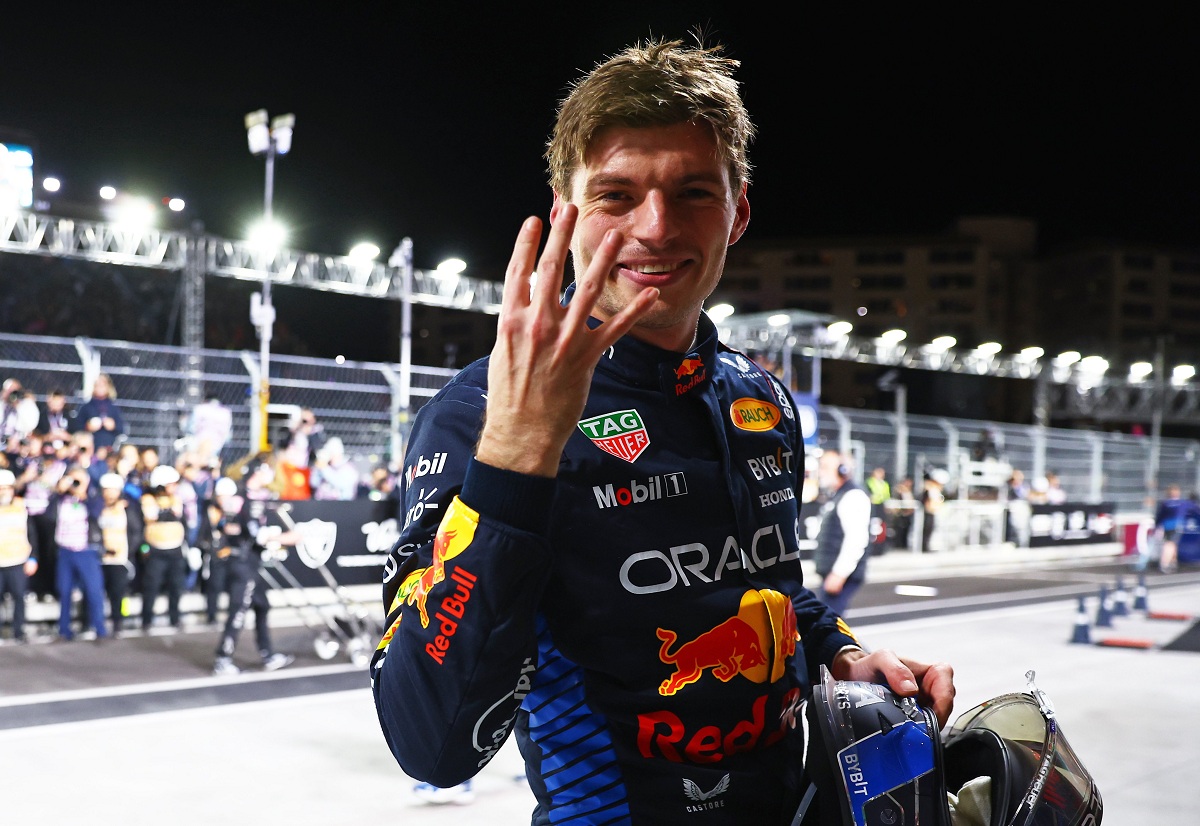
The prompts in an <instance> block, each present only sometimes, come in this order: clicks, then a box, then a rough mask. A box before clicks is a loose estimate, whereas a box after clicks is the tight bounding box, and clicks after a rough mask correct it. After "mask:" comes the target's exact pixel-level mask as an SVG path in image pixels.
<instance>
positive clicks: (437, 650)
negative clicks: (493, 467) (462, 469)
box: [396, 498, 479, 665]
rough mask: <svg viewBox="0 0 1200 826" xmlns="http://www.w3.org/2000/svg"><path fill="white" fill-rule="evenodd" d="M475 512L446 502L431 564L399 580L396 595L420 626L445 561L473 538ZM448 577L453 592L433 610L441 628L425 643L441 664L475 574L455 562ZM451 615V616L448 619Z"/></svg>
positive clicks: (426, 619) (426, 622)
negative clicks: (413, 611)
mask: <svg viewBox="0 0 1200 826" xmlns="http://www.w3.org/2000/svg"><path fill="white" fill-rule="evenodd" d="M478 520H479V515H478V514H477V513H475V511H473V510H471V509H470V508H468V507H467V506H466V505H464V504H463V503H462V502H461V501H460V500H459V499H457V498H455V500H454V501H453V502H452V503H451V504H450V508H449V510H447V512H446V517H445V519H443V520H442V524H441V525H440V526H439V528H438V532H437V536H436V537H435V538H434V541H433V564H431V565H430V566H429V567H428V568H423V569H421V570H418V571H414V572H413V573H411V574H409V576H408V577H407V578H406V579H405V580H404V582H403V583H401V584H400V590H399V591H398V592H397V595H396V599H397V600H398V601H402V602H403V603H404V604H407V605H412V606H415V607H416V609H417V611H418V613H419V615H420V619H421V627H422V628H428V627H429V608H428V601H429V594H430V592H431V591H432V590H433V589H434V587H436V586H437V585H438V584H439V583H442V582H445V581H446V561H447V560H450V559H453V558H455V557H456V556H458V555H459V554H461V553H462V552H463V551H464V550H465V549H466V548H467V546H468V545H470V544H471V540H473V539H474V538H475V528H476V526H477V525H478V524H479V521H478ZM450 581H451V582H453V583H454V584H455V590H454V593H453V594H451V595H448V596H446V597H444V598H443V599H442V601H441V605H440V608H441V610H439V611H437V612H436V613H435V614H434V619H435V620H437V621H438V623H439V626H438V630H439V631H441V633H440V634H438V635H437V636H436V637H435V638H434V640H433V642H431V643H428V644H427V645H426V646H425V653H427V654H428V655H429V656H430V657H432V658H433V659H434V660H436V661H437V663H438V664H439V665H441V664H442V662H443V661H444V658H445V656H446V652H447V651H449V650H450V642H451V637H453V636H454V634H455V633H456V632H457V631H458V620H461V619H462V618H463V614H464V613H465V612H466V605H467V602H468V601H469V600H470V599H471V592H472V589H473V588H474V587H475V582H476V577H475V575H474V574H472V573H471V572H470V571H468V570H467V569H466V568H463V567H462V566H461V565H458V566H456V567H455V568H454V570H453V571H452V572H450ZM452 618H453V619H452Z"/></svg>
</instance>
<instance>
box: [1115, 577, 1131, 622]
mask: <svg viewBox="0 0 1200 826" xmlns="http://www.w3.org/2000/svg"><path fill="white" fill-rule="evenodd" d="M1113 616H1114V617H1127V616H1129V592H1128V591H1126V590H1125V580H1124V579H1122V578H1121V577H1117V586H1116V588H1114V589H1113Z"/></svg>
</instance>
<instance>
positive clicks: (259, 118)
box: [245, 109, 271, 155]
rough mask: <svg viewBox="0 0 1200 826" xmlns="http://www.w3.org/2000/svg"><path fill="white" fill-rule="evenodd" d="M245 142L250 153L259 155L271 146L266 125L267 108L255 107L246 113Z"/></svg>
mask: <svg viewBox="0 0 1200 826" xmlns="http://www.w3.org/2000/svg"><path fill="white" fill-rule="evenodd" d="M245 122H246V142H247V143H248V144H249V146H250V154H252V155H261V154H263V153H264V152H266V151H267V150H268V149H270V148H271V129H270V127H268V126H267V110H266V109H256V110H255V111H253V112H251V113H250V114H248V115H246V120H245Z"/></svg>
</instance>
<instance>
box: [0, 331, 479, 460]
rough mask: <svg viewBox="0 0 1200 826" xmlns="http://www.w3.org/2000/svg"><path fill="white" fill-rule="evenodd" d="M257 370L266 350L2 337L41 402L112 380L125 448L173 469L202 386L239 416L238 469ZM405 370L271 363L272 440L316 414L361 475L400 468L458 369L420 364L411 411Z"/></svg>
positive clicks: (12, 369)
mask: <svg viewBox="0 0 1200 826" xmlns="http://www.w3.org/2000/svg"><path fill="white" fill-rule="evenodd" d="M257 367H258V354H257V353H247V352H241V351H223V350H200V351H188V350H185V349H183V348H179V347H166V346H156V345H148V344H131V343H129V342H124V341H110V340H95V339H85V338H77V339H69V338H54V337H49V336H25V335H12V334H0V379H8V378H15V379H17V380H18V381H20V382H21V384H22V386H23V387H24V388H25V389H26V390H29V391H32V392H33V393H34V395H35V396H36V397H37V399H38V400H39V401H44V400H45V397H46V396H47V395H48V394H49V393H50V392H51V391H53V390H60V391H62V392H63V393H64V394H65V395H66V397H67V403H68V408H75V407H78V406H79V405H81V404H83V403H84V402H85V401H87V399H88V398H89V396H90V389H91V384H92V381H93V380H94V379H95V377H96V375H98V374H99V373H107V374H108V375H109V376H110V377H111V378H112V380H113V384H114V385H115V387H116V391H117V403H118V406H119V407H120V409H121V414H122V416H123V417H124V419H125V425H126V441H128V442H131V443H133V444H136V445H137V446H138V447H153V448H155V449H156V450H157V451H158V452H159V454H160V456H161V457H162V458H163V460H164V461H168V462H173V461H174V459H175V458H176V456H177V454H178V453H179V451H180V450H182V449H183V447H184V444H183V442H182V441H181V440H182V439H183V438H184V437H185V435H186V425H187V420H188V417H189V416H190V414H191V407H192V404H193V403H194V402H192V401H189V393H188V391H189V384H192V385H196V384H198V386H199V388H200V391H201V392H200V396H201V399H200V400H203V399H204V398H207V397H212V396H215V397H216V398H217V399H219V400H220V401H221V402H222V403H223V404H224V405H226V406H227V407H229V408H230V410H231V411H232V412H233V428H232V433H231V436H230V440H229V443H228V444H227V445H226V447H225V450H224V451H223V454H222V459H223V460H224V461H225V462H226V463H229V462H233V461H236V460H237V459H240V458H241V457H243V456H245V455H247V454H248V453H249V452H250V450H251V438H252V434H251V418H252V412H253V405H254V404H255V403H256V402H257V396H256V388H255V386H254V375H255V373H256V372H257ZM399 370H400V367H399V366H398V365H395V364H385V363H374V362H343V363H338V362H336V361H334V360H328V359H314V358H301V357H295V356H272V357H271V384H270V389H271V413H272V415H271V427H270V429H269V431H268V433H269V436H270V437H271V439H272V441H273V442H274V441H276V440H277V439H278V438H279V437H280V429H281V428H284V427H286V426H287V421H288V419H289V415H290V413H291V412H292V411H295V410H299V409H301V408H308V409H310V410H312V411H313V413H314V414H315V415H316V417H317V421H318V422H319V423H320V424H321V425H322V427H323V429H324V431H325V434H326V435H327V436H329V437H334V436H336V437H337V438H339V439H341V440H342V443H343V445H344V446H345V448H346V455H347V456H348V457H349V458H350V459H351V461H353V462H354V463H355V464H356V465H358V466H359V467H360V468H362V469H364V470H366V469H369V468H370V467H373V466H376V465H378V464H382V463H385V462H386V463H389V464H393V465H395V464H397V463H398V462H399V459H400V457H401V454H402V451H403V443H404V436H405V435H406V434H407V429H408V421H409V415H407V414H411V413H413V412H415V411H416V410H417V409H419V408H420V406H421V405H422V404H423V403H424V402H425V401H427V400H428V399H429V398H430V397H432V396H433V395H434V394H435V393H436V392H437V391H438V390H439V389H440V388H441V387H442V386H443V385H444V384H445V383H446V382H447V381H449V379H450V378H451V377H452V376H453V375H454V374H455V372H456V371H455V370H452V369H448V368H439V367H413V368H412V373H411V385H412V387H411V391H410V392H411V408H412V409H411V410H409V411H405V410H404V409H403V406H402V404H401V401H400V398H401V396H400V382H399Z"/></svg>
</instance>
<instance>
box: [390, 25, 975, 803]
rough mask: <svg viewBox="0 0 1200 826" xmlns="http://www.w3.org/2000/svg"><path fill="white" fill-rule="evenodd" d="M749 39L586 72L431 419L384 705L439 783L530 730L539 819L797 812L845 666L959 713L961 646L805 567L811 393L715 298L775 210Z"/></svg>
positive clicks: (425, 773)
mask: <svg viewBox="0 0 1200 826" xmlns="http://www.w3.org/2000/svg"><path fill="white" fill-rule="evenodd" d="M734 66H735V64H734V63H733V62H732V61H729V60H726V59H725V58H723V57H722V56H721V55H720V54H719V53H718V52H717V51H716V50H706V49H701V48H685V47H684V46H683V45H682V44H681V43H652V44H647V45H645V46H644V47H638V48H635V49H630V50H627V51H626V52H624V53H622V54H620V55H618V56H616V57H614V58H612V59H610V60H609V61H607V62H606V63H604V64H602V65H601V66H599V67H597V68H596V69H595V70H594V71H593V72H592V73H591V74H590V75H588V76H587V77H586V78H584V79H583V80H581V81H580V83H578V84H577V85H576V86H575V87H574V88H573V89H572V91H571V93H570V96H569V97H568V98H567V100H566V101H564V102H563V104H562V106H561V108H560V110H559V115H558V119H557V123H556V126H555V129H554V134H553V137H552V139H551V142H550V146H549V150H548V152H547V157H548V159H549V162H550V173H551V185H552V188H553V190H554V203H553V207H552V209H551V212H550V220H551V225H552V228H551V230H550V233H549V237H548V239H547V241H546V246H545V249H544V251H543V253H542V254H541V256H540V257H539V256H538V247H539V242H540V240H541V230H542V224H541V222H540V221H539V220H538V219H536V218H529V219H526V221H525V222H524V224H523V225H522V227H521V230H520V233H519V235H518V237H517V242H516V245H515V247H514V251H513V256H512V259H511V260H510V263H509V267H508V270H507V274H506V279H505V287H504V297H503V301H502V309H501V312H500V317H499V321H498V330H497V338H496V345H495V348H494V349H493V351H492V355H491V356H490V358H489V359H486V360H484V361H482V362H479V363H476V364H475V365H472V366H470V367H468V368H466V369H465V370H464V371H463V372H461V373H460V374H459V375H458V376H457V377H456V378H455V379H454V380H453V381H452V382H451V383H450V384H449V385H448V386H447V387H446V388H444V389H443V391H442V392H440V393H439V394H438V395H437V396H436V397H435V398H434V399H433V400H431V401H430V402H429V403H428V404H427V405H426V406H425V407H423V408H422V410H421V413H420V415H419V416H418V417H417V420H416V422H415V424H414V429H413V432H412V437H411V441H410V445H409V448H408V451H407V455H406V459H405V468H404V469H403V473H402V484H403V488H404V495H403V508H404V528H403V530H402V532H401V536H400V539H399V541H398V542H397V545H396V547H395V548H394V549H393V551H392V554H391V557H390V559H389V563H388V565H387V566H386V571H385V575H384V576H385V582H384V600H385V606H386V607H387V608H388V610H389V620H388V630H387V631H386V632H385V634H384V638H383V640H382V641H381V643H380V648H379V650H378V651H377V652H376V655H375V657H374V659H373V662H372V677H373V690H374V693H375V700H376V707H377V709H378V712H379V719H380V723H381V726H382V728H383V732H384V736H385V738H386V740H387V742H388V744H389V746H390V747H391V749H392V751H393V754H394V755H395V756H396V758H397V760H398V761H399V763H400V764H401V766H402V767H403V768H404V770H405V771H406V772H407V773H408V774H409V775H411V776H413V777H415V778H416V779H418V780H421V781H424V782H427V783H430V784H433V785H435V786H439V787H449V786H453V785H455V784H458V783H461V782H463V781H464V780H466V779H467V778H469V777H471V776H472V775H474V774H475V773H476V772H478V771H479V769H480V767H482V766H483V765H484V764H486V763H487V762H488V760H489V759H491V757H492V756H494V755H495V754H496V752H497V751H498V750H499V749H500V747H501V745H502V743H503V742H504V740H505V739H506V737H507V736H508V734H509V733H510V732H511V731H512V730H513V729H514V728H515V729H516V731H517V737H518V741H519V744H520V746H521V749H522V752H523V754H524V755H525V759H526V768H527V775H528V777H529V781H530V785H531V787H532V788H533V789H534V793H535V796H536V798H537V811H536V812H535V814H534V822H535V823H547V822H562V821H565V820H571V819H573V821H574V822H579V823H584V822H589V823H590V822H613V823H618V822H625V823H629V822H633V823H654V824H659V823H670V822H685V820H686V822H694V821H693V819H692V818H694V813H695V812H698V811H703V813H704V815H705V817H704V821H705V823H708V824H715V823H722V824H726V823H789V822H790V820H791V817H792V815H793V814H794V812H795V810H796V808H797V804H798V802H799V800H800V797H801V793H802V789H801V781H800V762H801V751H802V748H803V738H802V734H801V730H800V727H797V726H795V723H796V713H797V711H798V710H799V708H800V707H801V704H802V702H803V699H804V697H805V694H806V692H807V691H809V688H810V685H811V683H812V681H813V680H815V679H817V677H818V667H819V665H822V664H823V665H826V666H830V667H831V669H832V672H833V674H834V676H835V677H836V678H839V679H864V680H886V681H887V682H889V683H890V684H891V685H892V686H893V687H894V688H895V689H896V690H897V691H898V692H899V693H902V694H904V695H906V696H912V695H919V697H920V699H921V700H922V701H923V702H925V703H926V704H928V705H930V706H932V707H933V708H934V709H935V710H936V713H937V714H938V716H939V719H940V720H941V721H942V722H944V721H945V720H946V719H947V717H948V716H949V713H950V711H951V706H952V695H953V682H952V672H951V669H950V667H949V666H947V665H928V664H925V663H919V662H916V661H912V660H902V659H901V658H900V657H898V656H897V655H896V654H894V653H892V652H890V651H875V652H873V653H870V654H868V653H866V652H865V651H864V650H863V649H861V648H860V647H858V644H857V642H856V640H855V638H854V636H853V635H852V634H851V633H850V630H849V628H848V627H847V626H846V625H845V623H843V622H841V620H840V619H839V618H838V617H837V616H836V615H834V614H833V613H832V612H830V611H829V610H828V609H826V608H825V606H824V605H822V604H821V603H820V602H819V601H818V600H817V599H816V598H815V596H814V595H813V594H812V593H811V592H810V591H808V590H806V589H805V588H804V587H803V585H802V578H803V572H802V568H801V563H800V553H799V549H798V547H797V538H796V534H797V528H798V508H797V498H798V497H797V496H796V494H795V491H796V489H797V488H799V487H800V485H801V466H802V461H801V457H802V456H803V449H804V446H803V440H802V437H801V433H800V428H799V425H798V422H797V421H796V417H795V412H794V409H793V407H792V403H791V401H790V399H789V396H788V394H787V392H786V390H785V389H784V388H783V387H782V386H781V385H780V384H779V383H778V381H776V380H775V379H774V378H773V377H771V376H770V375H769V374H768V373H767V371H764V370H761V369H759V368H758V367H756V366H754V365H753V364H750V365H744V364H743V363H742V361H740V360H738V359H736V358H734V357H733V356H732V355H731V354H729V352H728V351H727V350H725V348H723V347H722V346H721V345H720V344H719V342H718V340H717V333H716V328H715V326H714V325H713V323H712V322H711V321H710V320H709V319H708V318H707V317H706V316H705V315H704V314H703V313H702V310H701V308H702V305H703V302H704V300H705V299H706V298H707V297H708V295H709V294H710V293H711V292H712V290H713V288H714V287H715V286H716V284H717V282H718V281H719V279H720V277H721V272H722V269H723V266H724V261H725V254H726V248H727V247H728V246H729V245H730V244H732V243H734V242H735V241H737V240H738V238H739V237H740V236H741V235H742V233H743V232H744V230H745V228H746V225H747V223H748V221H749V217H750V206H749V202H748V200H747V197H746V191H747V183H748V174H749V164H748V161H747V158H746V146H747V144H748V142H749V140H750V137H751V135H752V132H753V127H752V125H751V124H750V121H749V119H748V117H747V115H746V112H745V109H744V107H743V106H742V102H741V100H740V97H739V95H738V91H737V83H736V82H735V81H734V80H733V78H732V76H731V74H732V70H733V68H734ZM568 253H570V256H571V259H572V264H573V267H574V277H575V278H574V280H575V285H574V289H573V290H572V291H571V293H570V295H569V296H568V301H567V302H566V303H562V302H560V292H561V289H562V287H563V285H564V269H565V267H566V263H567V256H568ZM535 270H536V273H537V276H536V279H535V278H534V277H533V273H534V271H535ZM626 333H629V335H626ZM722 355H724V356H725V358H724V359H723V358H722V357H721V356H722ZM485 405H486V417H485V416H484V408H485ZM797 631H798V632H799V634H800V637H799V638H798V636H797Z"/></svg>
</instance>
